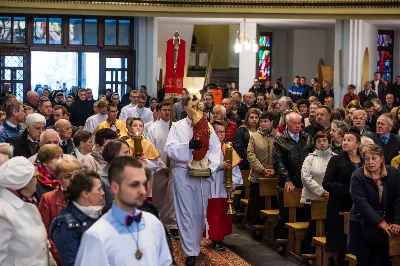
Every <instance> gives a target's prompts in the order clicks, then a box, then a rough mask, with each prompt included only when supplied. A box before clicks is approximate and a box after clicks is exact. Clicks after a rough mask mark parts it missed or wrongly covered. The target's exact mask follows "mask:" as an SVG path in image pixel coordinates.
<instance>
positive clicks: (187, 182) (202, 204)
mask: <svg viewBox="0 0 400 266" xmlns="http://www.w3.org/2000/svg"><path fill="white" fill-rule="evenodd" d="M189 103H190V106H189V108H188V104H189ZM191 104H192V101H190V99H188V100H184V103H183V105H184V109H185V111H186V113H187V114H188V117H187V118H185V119H182V120H179V121H178V122H175V123H173V125H172V127H171V130H170V132H169V134H168V138H167V143H166V145H165V149H164V151H165V153H166V154H167V156H168V157H169V158H171V159H172V160H173V168H172V175H173V177H174V190H175V192H174V205H175V211H176V219H177V222H178V227H179V233H180V241H181V246H182V249H183V254H184V256H185V257H186V265H195V259H196V257H197V256H198V255H199V253H200V240H201V236H202V233H203V230H204V226H205V224H206V223H205V222H206V217H205V216H206V211H207V204H208V194H209V191H210V182H211V181H212V176H211V177H209V178H202V177H191V176H189V167H188V163H191V162H192V161H193V154H192V151H193V149H196V150H199V149H201V147H202V144H201V141H200V140H195V139H193V129H192V119H193V117H194V114H195V113H194V112H195V111H194V110H193V109H192V108H190V107H191ZM208 126H209V125H208ZM209 130H210V137H209V145H208V150H207V154H206V156H207V157H208V160H209V162H210V164H209V166H208V168H209V169H210V170H211V172H212V173H213V172H215V171H216V169H217V167H218V166H219V164H220V161H221V158H220V153H221V143H220V142H219V140H218V137H217V135H216V134H215V132H214V130H213V128H212V127H210V126H209Z"/></svg>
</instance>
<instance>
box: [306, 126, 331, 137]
mask: <svg viewBox="0 0 400 266" xmlns="http://www.w3.org/2000/svg"><path fill="white" fill-rule="evenodd" d="M320 131H325V132H326V133H328V134H329V132H330V131H331V126H330V125H329V127H328V128H326V129H325V128H323V127H322V126H321V125H320V124H318V123H315V124H312V125H309V126H308V127H306V128H305V129H304V132H306V133H308V134H310V135H311V137H313V138H314V136H315V135H316V134H317V133H318V132H320Z"/></svg>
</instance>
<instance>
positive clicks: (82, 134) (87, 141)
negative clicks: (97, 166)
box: [72, 130, 93, 161]
mask: <svg viewBox="0 0 400 266" xmlns="http://www.w3.org/2000/svg"><path fill="white" fill-rule="evenodd" d="M73 141H74V145H75V148H74V151H73V152H72V155H73V156H75V157H76V158H77V159H78V160H79V161H80V160H82V159H83V158H84V157H85V155H87V154H89V153H90V152H91V151H92V149H93V133H90V132H88V131H85V130H80V131H78V132H77V133H76V134H75V136H74V138H73Z"/></svg>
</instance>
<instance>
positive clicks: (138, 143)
mask: <svg viewBox="0 0 400 266" xmlns="http://www.w3.org/2000/svg"><path fill="white" fill-rule="evenodd" d="M133 145H134V146H135V154H134V155H133V156H134V157H135V158H139V157H141V156H142V153H143V148H142V136H140V135H139V132H136V134H135V135H134V136H133Z"/></svg>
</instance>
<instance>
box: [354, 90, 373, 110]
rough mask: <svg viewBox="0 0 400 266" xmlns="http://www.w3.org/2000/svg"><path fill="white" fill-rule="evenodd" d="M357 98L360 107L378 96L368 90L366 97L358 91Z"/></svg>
mask: <svg viewBox="0 0 400 266" xmlns="http://www.w3.org/2000/svg"><path fill="white" fill-rule="evenodd" d="M358 97H359V98H360V104H361V106H363V105H364V103H365V102H370V101H371V100H372V99H373V98H377V97H378V95H376V92H374V91H373V90H370V91H369V93H368V96H367V95H366V94H365V91H360V92H359V93H358Z"/></svg>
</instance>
